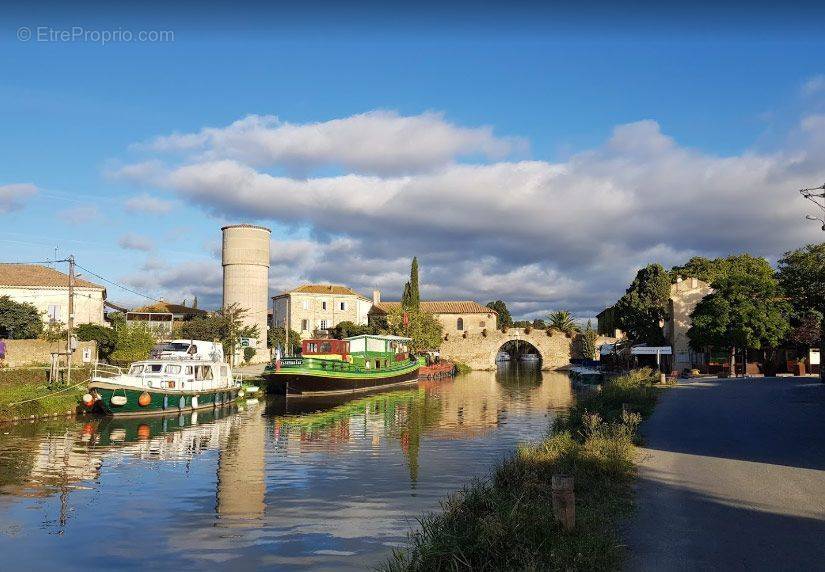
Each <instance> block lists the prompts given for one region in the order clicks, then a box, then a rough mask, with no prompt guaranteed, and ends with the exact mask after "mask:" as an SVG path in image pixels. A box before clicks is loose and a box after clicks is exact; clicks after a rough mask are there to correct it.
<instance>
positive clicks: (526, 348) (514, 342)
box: [493, 338, 544, 362]
mask: <svg viewBox="0 0 825 572" xmlns="http://www.w3.org/2000/svg"><path fill="white" fill-rule="evenodd" d="M501 352H506V353H508V354H509V355H510V359H512V360H518V359H519V358H520V357H521V356H523V355H525V354H535V355H537V356H538V359H539V361H544V356H542V354H541V349H540V348H539V347H537V346H536V345H535V344H534V343H532V341H531V340H530V339H522V338H514V339H511V340H504V342H503V343H502V344H501V345H500V346H499V348H498V349H497V350H495V351H494V352H493V362H495V361H496V359H497V358H498V355H499V354H500V353H501Z"/></svg>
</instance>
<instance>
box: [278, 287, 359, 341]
mask: <svg viewBox="0 0 825 572" xmlns="http://www.w3.org/2000/svg"><path fill="white" fill-rule="evenodd" d="M371 307H372V301H371V300H370V299H369V298H367V297H366V296H362V295H361V294H359V293H358V292H356V291H354V290H353V289H352V288H349V287H347V286H341V285H338V284H304V285H303V286H298V287H297V288H295V289H293V290H289V291H288V292H284V293H282V294H279V295H277V296H273V297H272V327H275V328H282V327H283V326H284V320H286V321H287V322H288V323H289V327H290V329H291V330H293V331H295V332H299V333H300V335H301V339H307V338H311V337H312V336H314V335H315V332H316V331H318V330H327V329H331V328H334V327H335V326H337V325H338V324H339V323H341V322H347V321H348V322H353V323H356V324H361V325H363V324H366V323H367V314H368V312H369V311H370V308H371Z"/></svg>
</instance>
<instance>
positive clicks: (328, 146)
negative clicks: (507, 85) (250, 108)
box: [124, 110, 526, 176]
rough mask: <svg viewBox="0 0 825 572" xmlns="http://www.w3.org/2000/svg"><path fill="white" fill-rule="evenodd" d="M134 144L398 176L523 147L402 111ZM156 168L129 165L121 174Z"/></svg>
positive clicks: (244, 124)
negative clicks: (470, 157)
mask: <svg viewBox="0 0 825 572" xmlns="http://www.w3.org/2000/svg"><path fill="white" fill-rule="evenodd" d="M139 147H140V148H143V149H149V150H152V151H156V152H162V153H166V152H184V153H195V154H197V155H198V156H199V157H200V158H202V159H205V160H220V159H233V160H238V161H241V162H243V163H246V164H249V165H253V166H266V165H281V166H285V167H288V168H290V169H297V170H300V171H306V170H310V169H314V168H317V167H325V166H330V165H331V166H337V167H342V168H344V169H351V170H353V171H355V172H359V173H377V174H398V173H411V172H420V171H426V170H429V169H433V168H437V167H440V166H443V165H446V164H448V163H450V162H452V161H453V160H454V159H456V158H457V157H461V156H468V155H482V156H485V157H488V158H502V157H505V156H507V155H509V154H510V153H512V152H514V151H518V150H523V149H525V148H526V145H525V143H524V142H523V140H520V139H516V138H501V137H496V136H495V135H493V130H492V129H491V128H490V127H471V128H468V127H459V126H457V125H455V124H453V123H450V122H448V121H446V120H445V118H444V116H443V114H440V113H432V112H428V113H422V114H420V115H411V116H402V115H399V114H398V113H396V112H394V111H383V110H378V111H371V112H369V113H362V114H358V115H352V116H350V117H346V118H343V119H333V120H331V121H324V122H319V123H307V124H293V123H287V122H282V121H281V120H280V119H278V117H275V116H272V115H266V116H261V115H249V116H247V117H245V118H243V119H240V120H238V121H235V122H234V123H232V124H231V125H229V126H227V127H223V128H213V127H208V128H204V129H201V130H200V131H198V132H197V133H177V134H173V135H168V136H164V137H158V138H157V139H155V140H153V141H151V142H149V143H146V144H143V145H141V146H139ZM155 166H156V165H155V164H154V163H151V162H149V163H143V164H139V165H135V166H131V167H128V168H127V169H128V170H127V172H125V173H124V175H131V176H135V175H136V174H139V173H137V171H141V170H146V169H150V168H154V167H155Z"/></svg>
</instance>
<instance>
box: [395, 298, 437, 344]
mask: <svg viewBox="0 0 825 572" xmlns="http://www.w3.org/2000/svg"><path fill="white" fill-rule="evenodd" d="M405 314H406V315H407V319H408V324H407V325H404V315H405ZM385 333H387V334H391V335H395V336H406V337H408V338H412V342H411V343H410V350H412V351H413V352H423V351H428V350H434V349H437V348H438V347H439V346H440V345H441V339H442V336H443V333H444V329H443V327H442V326H441V322H439V321H438V320H437V319H436V318H435V316H433V315H432V314H430V313H429V312H422V311H421V310H404V309H403V308H392V309H391V310H390V311H389V312H388V313H387V328H386V332H385Z"/></svg>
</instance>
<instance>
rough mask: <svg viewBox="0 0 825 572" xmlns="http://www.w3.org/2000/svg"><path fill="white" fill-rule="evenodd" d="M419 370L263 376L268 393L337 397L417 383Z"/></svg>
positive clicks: (299, 373)
mask: <svg viewBox="0 0 825 572" xmlns="http://www.w3.org/2000/svg"><path fill="white" fill-rule="evenodd" d="M418 369H419V366H418V365H416V366H414V367H410V368H407V369H404V370H401V371H398V372H391V373H387V374H384V375H376V374H366V375H361V376H355V375H335V374H331V373H326V374H324V373H321V372H316V371H301V370H296V371H290V370H289V369H283V370H281V371H278V372H270V373H264V375H263V377H264V379H266V381H267V391H268V392H269V393H276V394H279V395H288V396H313V395H334V394H347V393H361V392H367V391H372V390H375V389H380V388H383V387H390V386H393V385H402V384H408V383H415V382H417V381H418Z"/></svg>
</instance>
